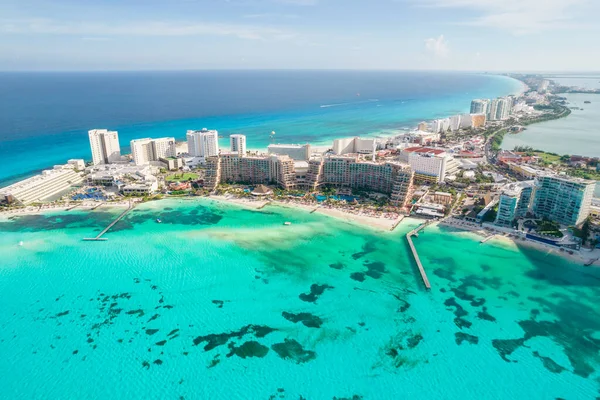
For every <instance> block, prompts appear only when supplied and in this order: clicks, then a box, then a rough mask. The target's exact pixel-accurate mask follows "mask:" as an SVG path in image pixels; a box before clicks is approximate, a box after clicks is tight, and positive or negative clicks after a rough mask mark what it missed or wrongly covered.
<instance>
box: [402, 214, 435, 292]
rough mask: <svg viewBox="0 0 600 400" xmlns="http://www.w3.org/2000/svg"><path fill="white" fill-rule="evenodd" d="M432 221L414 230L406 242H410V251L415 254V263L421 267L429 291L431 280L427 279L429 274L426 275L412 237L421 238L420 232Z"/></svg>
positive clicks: (420, 270)
mask: <svg viewBox="0 0 600 400" xmlns="http://www.w3.org/2000/svg"><path fill="white" fill-rule="evenodd" d="M430 223H431V221H427V222H425V223H424V224H422V225H420V226H419V227H418V228H416V229H413V230H412V231H410V232H408V233H407V234H406V240H407V241H408V245H409V246H410V250H411V251H412V253H413V257H414V258H415V262H416V263H417V267H419V272H420V273H421V278H422V279H423V283H424V284H425V287H426V288H427V290H429V289H431V284H430V283H429V278H427V274H426V273H425V268H423V264H422V263H421V259H420V258H419V254H418V253H417V249H416V248H415V245H414V244H413V241H412V237H413V236H417V237H419V231H421V230H422V229H424V228H425V227H426V226H427V225H429V224H430Z"/></svg>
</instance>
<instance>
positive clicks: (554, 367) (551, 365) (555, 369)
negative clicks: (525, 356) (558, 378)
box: [533, 351, 567, 374]
mask: <svg viewBox="0 0 600 400" xmlns="http://www.w3.org/2000/svg"><path fill="white" fill-rule="evenodd" d="M533 356H534V357H536V358H539V359H540V360H542V364H543V365H544V368H546V369H547V370H548V371H550V372H552V373H555V374H560V373H561V372H563V371H566V370H567V369H566V368H564V367H561V366H560V365H558V364H557V363H556V362H555V361H554V360H552V359H551V358H550V357H544V356H542V355H540V353H538V352H537V351H534V352H533Z"/></svg>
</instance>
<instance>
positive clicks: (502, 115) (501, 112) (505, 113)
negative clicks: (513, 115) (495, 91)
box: [496, 97, 512, 121]
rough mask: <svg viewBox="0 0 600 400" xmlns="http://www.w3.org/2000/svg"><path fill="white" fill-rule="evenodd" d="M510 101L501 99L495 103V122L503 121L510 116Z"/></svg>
mask: <svg viewBox="0 0 600 400" xmlns="http://www.w3.org/2000/svg"><path fill="white" fill-rule="evenodd" d="M511 105H512V100H509V99H508V98H505V97H502V98H499V99H497V101H496V120H498V121H504V120H507V119H508V117H509V116H510V111H511Z"/></svg>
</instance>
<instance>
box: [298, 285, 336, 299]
mask: <svg viewBox="0 0 600 400" xmlns="http://www.w3.org/2000/svg"><path fill="white" fill-rule="evenodd" d="M327 289H334V287H333V286H329V285H317V284H316V283H313V284H312V285H310V293H301V294H300V295H299V296H298V297H299V298H300V300H302V301H306V302H308V303H316V301H317V299H318V298H319V297H320V296H321V295H322V294H323V293H324V292H325V290H327Z"/></svg>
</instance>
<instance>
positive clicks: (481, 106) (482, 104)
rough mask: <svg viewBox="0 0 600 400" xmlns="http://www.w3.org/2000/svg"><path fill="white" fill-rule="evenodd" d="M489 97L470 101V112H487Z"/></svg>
mask: <svg viewBox="0 0 600 400" xmlns="http://www.w3.org/2000/svg"><path fill="white" fill-rule="evenodd" d="M489 105H490V100H489V99H475V100H473V101H472V102H471V114H484V115H485V114H487V110H488V107H489Z"/></svg>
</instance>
